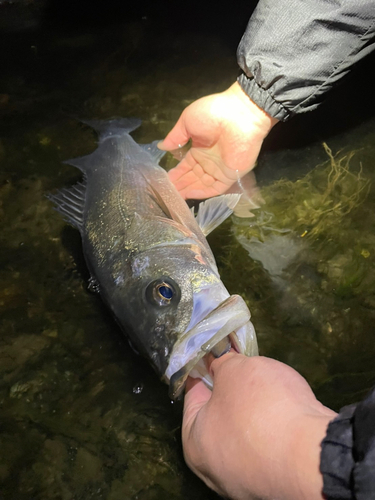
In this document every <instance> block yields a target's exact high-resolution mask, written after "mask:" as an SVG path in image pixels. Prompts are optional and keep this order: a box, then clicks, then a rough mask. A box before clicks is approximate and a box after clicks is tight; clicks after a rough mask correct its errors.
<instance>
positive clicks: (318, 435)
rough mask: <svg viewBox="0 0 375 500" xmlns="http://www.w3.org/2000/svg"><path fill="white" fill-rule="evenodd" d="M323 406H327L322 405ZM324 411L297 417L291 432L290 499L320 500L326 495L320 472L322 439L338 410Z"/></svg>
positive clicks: (289, 463) (288, 481)
mask: <svg viewBox="0 0 375 500" xmlns="http://www.w3.org/2000/svg"><path fill="white" fill-rule="evenodd" d="M323 408H324V407H323ZM324 410H325V411H322V412H316V413H311V414H306V415H304V416H303V417H301V418H298V420H297V421H296V422H294V424H293V425H292V426H291V427H292V428H291V429H290V430H289V431H288V434H289V435H290V436H291V440H290V443H289V451H288V453H287V456H288V457H289V458H288V460H287V471H286V476H285V477H288V480H287V481H285V484H286V485H288V491H287V492H285V493H286V495H285V498H288V500H289V499H290V500H294V499H295V500H304V499H306V500H321V499H323V498H324V496H323V477H322V474H321V472H320V452H321V446H320V445H321V442H322V440H323V439H324V437H325V435H326V432H327V427H328V424H329V422H330V421H331V420H332V419H333V418H335V416H336V413H335V412H333V411H331V410H329V409H328V408H324Z"/></svg>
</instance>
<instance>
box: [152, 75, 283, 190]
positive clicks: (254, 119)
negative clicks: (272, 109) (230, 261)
mask: <svg viewBox="0 0 375 500" xmlns="http://www.w3.org/2000/svg"><path fill="white" fill-rule="evenodd" d="M276 123H278V120H277V119H276V118H272V117H270V116H269V115H268V114H267V113H265V112H264V111H263V110H262V109H261V108H259V107H258V106H257V105H256V104H255V103H253V102H252V101H251V100H250V98H249V97H248V96H247V95H246V94H245V93H244V91H243V90H242V89H241V87H240V86H239V84H238V83H237V82H236V83H234V84H233V85H232V86H231V87H229V89H227V90H225V91H224V92H221V93H219V94H213V95H210V96H206V97H202V98H201V99H198V100H197V101H195V102H193V103H192V104H190V106H188V107H187V108H186V109H185V110H184V111H183V113H182V114H181V116H180V118H179V120H178V122H177V123H176V125H175V126H174V127H173V129H172V130H171V131H170V132H169V134H168V135H167V137H166V138H165V139H164V140H163V141H162V142H161V143H159V144H158V147H159V148H160V149H162V150H165V151H171V150H174V149H176V148H178V147H180V146H181V145H184V144H186V143H187V142H188V141H189V140H190V139H191V140H192V147H191V148H190V150H189V151H188V153H187V154H186V156H185V158H183V160H182V161H181V162H180V163H179V164H178V165H177V167H175V168H173V169H172V170H170V171H169V178H170V180H171V181H172V182H173V184H174V185H175V186H176V188H177V190H178V191H179V192H180V194H181V195H182V197H183V198H185V199H189V198H194V199H204V198H209V197H212V196H217V195H219V194H223V193H225V192H226V191H227V190H228V189H229V188H230V186H231V185H232V184H233V183H234V182H236V181H237V180H238V175H240V177H242V176H243V175H245V174H246V173H248V172H249V171H250V170H252V169H253V168H254V165H255V162H256V159H257V157H258V154H259V151H260V148H261V146H262V143H263V140H264V139H265V137H266V136H267V135H268V133H269V131H270V130H271V129H272V127H273V126H274V125H276Z"/></svg>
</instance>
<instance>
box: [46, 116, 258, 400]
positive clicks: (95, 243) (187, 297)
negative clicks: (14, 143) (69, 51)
mask: <svg viewBox="0 0 375 500" xmlns="http://www.w3.org/2000/svg"><path fill="white" fill-rule="evenodd" d="M85 123H86V124H87V125H89V126H91V127H93V128H94V129H95V130H96V131H97V132H98V134H99V144H98V148H97V149H96V150H95V151H94V152H93V153H91V154H89V155H88V156H84V157H81V158H76V159H72V160H68V161H67V162H66V163H68V164H71V165H74V166H75V167H77V168H79V169H80V170H81V171H82V172H83V181H82V182H80V183H78V184H76V185H75V186H73V187H71V188H65V189H62V190H61V191H59V192H58V193H57V194H54V195H50V196H49V198H50V199H51V200H52V201H54V203H55V204H56V206H57V210H58V211H59V212H60V213H61V214H62V215H63V216H64V217H65V219H66V220H67V221H68V222H69V223H70V224H72V225H73V226H75V227H76V228H77V229H78V230H79V232H80V234H81V238H82V246H83V252H84V256H85V259H86V263H87V266H88V269H89V271H90V274H91V282H92V283H95V285H96V288H97V289H98V291H99V293H100V295H101V297H102V299H103V300H104V302H105V303H106V304H107V306H108V307H109V308H110V309H111V311H112V312H113V314H114V316H115V318H116V320H117V322H118V323H119V325H120V326H121V328H122V329H123V330H124V332H125V333H126V335H127V336H128V337H129V339H130V343H131V344H132V345H133V346H134V347H135V349H136V350H137V351H138V352H139V353H141V354H142V355H144V356H145V357H146V358H148V360H149V361H150V362H151V364H152V366H153V367H154V369H155V370H156V372H157V373H158V374H159V376H160V377H161V379H162V380H164V381H165V382H166V383H167V384H169V386H170V396H171V398H173V399H175V398H176V397H178V396H179V395H180V394H181V393H182V391H183V389H184V385H185V381H186V379H187V377H188V375H189V374H190V375H192V376H195V377H201V378H203V380H205V382H206V384H207V385H210V384H211V380H210V377H209V376H208V373H207V370H206V367H205V364H204V360H203V359H202V358H203V357H204V355H205V354H207V353H208V352H213V354H214V355H216V356H219V355H221V354H222V353H224V352H226V351H227V350H229V348H230V347H233V348H234V349H236V350H237V351H238V352H240V353H243V354H246V355H248V356H252V355H256V354H257V353H258V350H257V342H256V336H255V331H254V328H253V325H252V323H251V322H250V312H249V309H248V307H247V306H246V304H245V302H244V300H243V299H242V298H241V297H240V296H238V295H232V296H230V295H229V293H228V291H227V290H226V288H225V286H224V285H223V283H222V281H221V280H220V276H219V273H218V270H217V267H216V263H215V259H214V256H213V254H212V251H211V249H210V247H209V245H208V243H207V240H206V238H205V236H206V235H207V234H208V233H209V232H211V231H212V230H213V229H214V228H215V227H217V226H218V225H219V224H220V223H221V222H222V221H223V220H224V219H226V218H227V217H228V216H229V215H230V214H231V212H232V209H233V206H234V205H235V203H236V202H237V201H238V195H233V194H232V195H224V196H220V197H217V198H212V199H210V200H207V201H206V202H204V203H202V204H201V205H200V207H199V211H198V214H197V216H196V217H195V216H194V214H193V213H192V211H191V210H190V208H189V207H188V205H187V204H186V202H185V201H184V200H183V198H182V197H181V196H180V194H179V193H178V191H177V190H176V188H175V187H174V186H173V184H172V183H171V182H170V181H169V178H168V175H167V173H166V172H165V170H164V169H163V168H161V167H160V166H159V165H158V163H159V160H160V159H161V157H162V156H163V154H164V152H163V151H160V150H159V149H158V148H157V146H156V144H157V141H155V142H154V143H152V144H148V145H140V144H137V143H136V142H135V141H134V139H133V138H132V137H131V136H130V135H129V133H130V132H131V131H133V130H134V129H136V128H137V127H139V126H140V124H141V121H140V120H137V119H114V120H109V121H90V122H85Z"/></svg>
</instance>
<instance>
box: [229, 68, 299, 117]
mask: <svg viewBox="0 0 375 500" xmlns="http://www.w3.org/2000/svg"><path fill="white" fill-rule="evenodd" d="M237 81H238V83H239V84H240V86H241V88H242V90H243V91H244V92H245V94H247V95H248V96H249V97H250V99H251V100H252V101H253V102H255V104H256V105H257V106H259V107H260V108H261V109H263V111H265V112H266V113H267V114H268V115H270V116H272V117H273V118H277V119H278V120H280V121H286V120H287V119H288V118H291V117H292V116H293V113H291V112H290V111H289V110H287V109H286V108H284V107H283V105H282V104H280V103H279V102H276V101H275V100H274V99H273V97H272V96H271V95H270V94H269V93H268V91H267V90H265V89H262V87H259V85H258V84H257V83H256V82H255V80H254V78H249V77H247V76H246V75H245V73H241V75H240V76H239V77H238V78H237Z"/></svg>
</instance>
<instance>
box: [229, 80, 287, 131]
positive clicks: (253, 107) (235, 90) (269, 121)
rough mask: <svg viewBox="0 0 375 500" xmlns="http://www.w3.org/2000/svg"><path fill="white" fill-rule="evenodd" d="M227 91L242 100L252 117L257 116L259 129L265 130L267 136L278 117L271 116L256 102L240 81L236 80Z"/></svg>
mask: <svg viewBox="0 0 375 500" xmlns="http://www.w3.org/2000/svg"><path fill="white" fill-rule="evenodd" d="M227 92H230V93H232V94H234V95H235V96H236V98H237V99H239V100H240V101H241V102H242V104H243V105H244V106H245V108H246V109H247V110H248V112H249V114H250V115H251V117H252V119H254V117H256V118H257V123H258V127H259V130H260V131H262V132H263V134H264V137H266V136H267V134H268V133H269V132H270V130H271V129H272V128H273V127H274V126H275V125H276V124H277V123H278V122H279V120H278V119H277V118H274V117H272V116H270V115H269V114H268V113H266V112H265V111H264V109H262V108H261V107H259V106H258V105H257V104H255V102H254V101H252V100H251V99H250V97H249V96H248V95H247V94H246V92H245V91H244V90H243V89H242V87H241V85H240V84H239V83H238V82H235V83H234V84H233V85H232V86H231V87H229V89H228V90H227Z"/></svg>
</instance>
